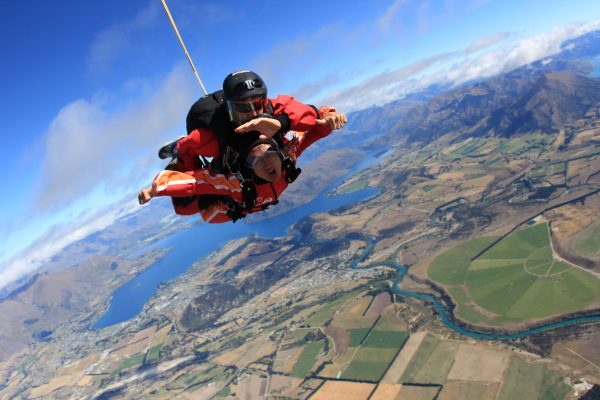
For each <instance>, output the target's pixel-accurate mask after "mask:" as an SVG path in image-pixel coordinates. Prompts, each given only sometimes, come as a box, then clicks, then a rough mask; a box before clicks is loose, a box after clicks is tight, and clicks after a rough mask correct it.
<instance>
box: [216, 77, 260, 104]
mask: <svg viewBox="0 0 600 400" xmlns="http://www.w3.org/2000/svg"><path fill="white" fill-rule="evenodd" d="M266 95H267V85H265V82H264V81H263V80H262V78H261V77H260V76H258V75H257V74H256V73H254V72H252V71H237V72H233V73H231V74H229V75H227V77H226V78H225V80H224V81H223V97H224V99H225V101H240V100H245V99H248V98H251V97H259V96H265V97H266Z"/></svg>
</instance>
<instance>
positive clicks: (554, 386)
mask: <svg viewBox="0 0 600 400" xmlns="http://www.w3.org/2000/svg"><path fill="white" fill-rule="evenodd" d="M569 391H570V387H569V386H567V385H566V384H564V383H563V382H562V380H561V378H560V377H559V375H558V374H556V373H555V372H554V371H552V370H550V369H549V368H548V367H547V366H546V365H545V364H537V363H528V362H527V361H525V360H523V359H521V358H519V357H513V358H512V360H511V363H510V366H509V368H508V371H507V372H506V376H505V377H504V382H503V383H502V386H501V387H500V393H499V396H498V400H512V399H515V398H518V399H522V400H538V399H543V400H554V399H556V400H559V399H560V400H562V399H564V398H565V397H566V395H567V394H568V393H569Z"/></svg>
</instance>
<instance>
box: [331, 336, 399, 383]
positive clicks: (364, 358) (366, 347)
mask: <svg viewBox="0 0 600 400" xmlns="http://www.w3.org/2000/svg"><path fill="white" fill-rule="evenodd" d="M407 339H408V333H406V332H400V331H383V330H375V329H374V330H373V331H371V333H370V334H369V336H367V338H366V340H365V341H364V343H363V345H362V346H361V347H360V348H359V349H358V351H357V352H356V354H355V355H354V358H353V359H352V362H351V363H350V365H348V367H347V368H346V370H345V371H344V372H343V373H342V378H344V379H357V380H365V381H372V382H377V381H379V380H380V379H381V378H382V377H383V374H384V373H385V371H386V369H387V368H388V366H389V365H390V364H391V362H392V361H393V360H394V357H395V356H396V354H398V352H399V351H400V349H402V347H403V346H404V343H405V342H406V340H407Z"/></svg>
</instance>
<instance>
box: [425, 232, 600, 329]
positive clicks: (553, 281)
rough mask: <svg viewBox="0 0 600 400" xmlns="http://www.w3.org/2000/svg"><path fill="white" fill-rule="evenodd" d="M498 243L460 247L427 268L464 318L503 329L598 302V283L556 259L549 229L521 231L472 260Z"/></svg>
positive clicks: (488, 240) (481, 242)
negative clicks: (506, 326) (510, 324)
mask: <svg viewBox="0 0 600 400" xmlns="http://www.w3.org/2000/svg"><path fill="white" fill-rule="evenodd" d="M497 239H498V238H497V237H482V238H478V239H475V240H472V241H469V242H466V243H463V244H460V245H458V246H456V247H453V248H451V249H449V250H447V251H445V252H444V253H442V254H441V255H439V256H438V257H437V258H436V259H435V260H434V261H433V262H432V263H431V265H430V267H429V270H428V275H429V277H430V278H431V279H432V280H434V281H435V282H438V283H440V284H443V285H445V286H447V288H448V291H449V292H450V294H451V295H452V297H453V298H454V300H455V302H456V303H457V305H458V309H457V310H456V314H457V316H459V317H460V318H463V319H465V320H467V321H469V322H472V323H486V324H490V325H503V324H506V323H517V322H523V321H527V320H531V319H540V318H546V317H551V316H554V315H558V314H563V313H568V312H573V311H577V310H579V309H582V308H584V307H587V306H590V305H591V304H593V303H594V302H597V301H598V299H599V298H600V279H598V278H597V277H596V276H594V275H592V274H590V273H587V272H586V271H583V270H581V269H578V268H575V267H574V266H572V265H570V264H567V263H564V262H562V261H559V260H556V259H555V258H554V257H553V253H552V247H551V244H550V237H549V234H548V225H547V223H538V224H536V225H533V226H528V227H527V228H524V229H521V230H519V231H517V232H515V233H513V234H511V235H509V236H508V237H506V238H504V239H502V240H501V241H499V242H498V243H496V244H495V245H494V246H492V247H491V248H489V249H488V250H486V251H485V252H484V253H483V254H481V255H480V256H478V257H477V258H476V259H474V257H475V256H476V255H477V254H478V253H480V252H481V251H482V250H483V249H485V248H486V247H488V246H489V245H490V244H492V243H494V242H495V241H496V240H497Z"/></svg>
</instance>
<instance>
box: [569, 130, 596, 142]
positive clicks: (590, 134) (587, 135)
mask: <svg viewBox="0 0 600 400" xmlns="http://www.w3.org/2000/svg"><path fill="white" fill-rule="evenodd" d="M594 138H595V139H600V128H592V129H587V130H584V131H581V132H577V135H575V137H574V138H573V140H572V141H571V145H572V146H575V145H578V144H582V143H585V142H587V141H589V140H591V139H594Z"/></svg>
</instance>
